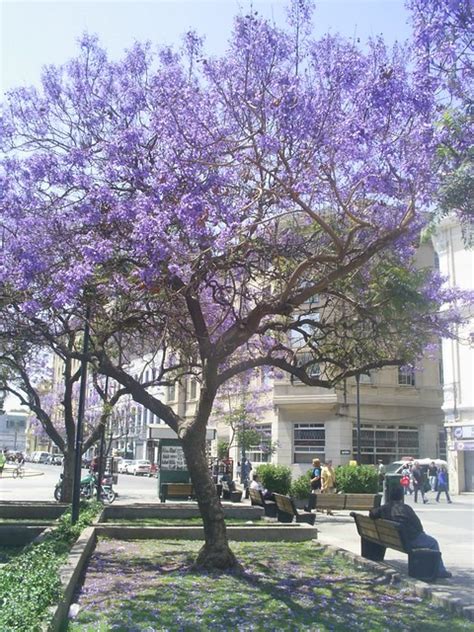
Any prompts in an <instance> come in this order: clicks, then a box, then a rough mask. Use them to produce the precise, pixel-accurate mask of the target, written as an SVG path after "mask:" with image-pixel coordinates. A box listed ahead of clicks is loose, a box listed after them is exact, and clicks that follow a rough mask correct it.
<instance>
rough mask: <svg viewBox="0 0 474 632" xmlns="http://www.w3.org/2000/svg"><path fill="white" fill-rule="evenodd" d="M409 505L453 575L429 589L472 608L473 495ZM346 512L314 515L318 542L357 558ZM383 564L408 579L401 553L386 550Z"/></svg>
mask: <svg viewBox="0 0 474 632" xmlns="http://www.w3.org/2000/svg"><path fill="white" fill-rule="evenodd" d="M407 504H410V505H411V506H413V508H414V509H415V511H416V513H417V514H418V516H419V518H420V520H421V522H422V524H423V528H424V530H425V531H426V533H428V534H429V535H432V536H433V537H435V538H436V539H437V540H438V542H439V545H440V548H441V552H442V554H443V560H444V563H445V565H446V567H447V568H448V570H450V571H451V572H452V574H453V577H452V578H451V579H448V580H438V581H437V582H436V584H433V585H432V587H433V588H434V589H435V590H436V591H439V592H443V593H447V594H449V595H450V597H451V598H453V599H459V600H460V601H461V602H462V603H463V604H464V605H466V606H471V607H472V608H473V609H474V528H473V527H474V494H462V495H460V496H454V497H453V504H452V505H446V504H441V503H440V504H437V503H435V502H434V499H433V498H430V502H429V503H428V504H427V505H422V504H416V505H415V504H413V499H412V498H411V497H409V498H408V500H407ZM349 513H350V512H348V511H341V512H337V515H335V516H327V515H326V514H322V513H318V514H317V518H316V527H317V528H318V540H319V542H321V543H322V544H330V545H332V546H336V547H338V548H341V549H345V550H347V551H351V552H352V553H356V554H357V555H360V537H359V535H358V534H357V530H356V528H355V524H354V520H353V518H351V517H350V515H349ZM385 562H386V563H387V564H390V565H391V566H393V567H394V568H396V569H397V570H398V571H400V573H401V574H402V575H403V576H405V577H408V558H407V556H406V555H405V554H404V553H399V552H398V551H395V550H392V549H387V552H386V555H385Z"/></svg>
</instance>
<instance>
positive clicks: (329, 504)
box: [306, 494, 382, 511]
mask: <svg viewBox="0 0 474 632" xmlns="http://www.w3.org/2000/svg"><path fill="white" fill-rule="evenodd" d="M381 498H382V496H381V494H310V495H309V500H308V505H307V506H306V508H307V509H308V510H311V509H320V510H332V509H334V510H336V511H337V510H339V511H342V510H343V509H345V510H355V511H369V510H370V509H373V508H374V507H378V506H379V505H380V501H381Z"/></svg>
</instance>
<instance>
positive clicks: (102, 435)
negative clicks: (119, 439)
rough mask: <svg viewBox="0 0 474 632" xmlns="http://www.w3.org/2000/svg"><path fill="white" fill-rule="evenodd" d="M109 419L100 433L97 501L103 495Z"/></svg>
mask: <svg viewBox="0 0 474 632" xmlns="http://www.w3.org/2000/svg"><path fill="white" fill-rule="evenodd" d="M104 391H105V405H106V406H107V405H108V395H109V376H108V375H106V376H105V389H104ZM106 410H107V408H106ZM108 419H109V415H108V413H107V416H106V417H105V419H104V424H103V426H102V428H101V431H100V444H99V467H98V470H97V479H98V480H97V500H100V498H101V494H102V478H103V476H104V458H105V429H106V427H107V422H108Z"/></svg>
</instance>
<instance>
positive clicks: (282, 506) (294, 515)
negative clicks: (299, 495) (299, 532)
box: [273, 494, 316, 525]
mask: <svg viewBox="0 0 474 632" xmlns="http://www.w3.org/2000/svg"><path fill="white" fill-rule="evenodd" d="M273 496H274V498H275V502H276V506H277V518H278V522H293V520H294V519H296V522H306V523H307V524H311V525H314V521H315V520H316V514H313V513H309V512H306V511H305V512H303V513H302V512H300V511H298V509H296V507H295V503H294V502H293V499H292V498H290V497H289V496H283V495H282V494H273Z"/></svg>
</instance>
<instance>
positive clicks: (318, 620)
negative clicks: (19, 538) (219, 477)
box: [68, 539, 472, 632]
mask: <svg viewBox="0 0 474 632" xmlns="http://www.w3.org/2000/svg"><path fill="white" fill-rule="evenodd" d="M199 547H200V543H199V542H190V541H173V540H135V541H130V542H125V541H119V540H108V539H101V540H99V542H98V544H97V548H96V550H95V552H94V554H93V555H92V558H91V560H90V562H89V566H88V570H87V572H86V576H85V579H84V584H83V586H82V589H81V590H80V591H79V592H78V594H76V597H75V602H77V603H79V605H80V610H79V614H78V615H77V617H76V619H75V620H74V621H71V622H70V623H69V627H68V631H69V632H77V631H79V630H81V631H90V632H106V631H107V632H108V631H109V630H116V631H123V632H127V631H133V632H138V631H139V630H142V631H146V632H158V631H160V632H161V631H178V630H179V631H183V632H184V631H186V632H188V631H189V632H197V631H200V632H207V631H217V630H220V631H226V632H227V631H234V630H235V631H238V632H244V631H245V632H247V631H250V630H252V631H262V632H263V631H265V632H269V631H277V630H278V631H290V630H291V631H294V632H299V631H300V630H308V631H309V630H311V631H312V632H316V631H318V630H320V631H326V630H328V631H329V630H333V631H338V632H352V631H353V630H363V631H364V632H366V631H370V632H386V631H390V630H393V631H394V632H395V631H396V632H405V631H411V630H413V631H416V632H426V631H429V630H431V631H433V632H435V631H436V632H440V630H450V632H458V631H460V630H472V623H471V622H469V621H467V620H465V619H463V618H460V617H454V616H452V615H450V614H448V613H447V612H446V611H444V610H441V609H436V608H434V607H433V605H432V604H431V603H430V602H428V601H423V600H422V599H420V598H419V597H415V596H412V595H411V594H410V593H409V592H408V591H407V590H405V589H403V588H401V587H399V586H387V585H385V584H383V583H382V581H383V577H378V576H376V575H374V574H373V573H371V572H368V571H365V570H364V569H362V568H361V567H355V566H354V565H353V564H352V563H351V562H349V561H348V560H344V559H343V558H341V557H338V556H337V557H334V556H331V555H330V554H328V553H327V552H325V551H324V550H322V549H321V548H320V547H318V545H317V544H315V543H314V542H297V543H288V542H277V543H268V542H265V543H261V542H235V543H232V548H233V550H234V552H235V553H236V555H237V557H238V559H239V560H240V561H241V563H242V570H240V571H236V572H233V573H199V572H196V571H195V570H193V569H192V568H191V565H192V561H193V559H194V557H195V555H196V552H197V550H198V549H199Z"/></svg>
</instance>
